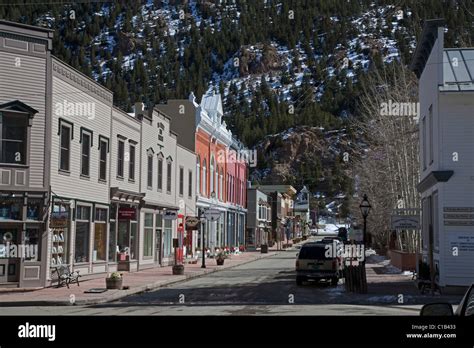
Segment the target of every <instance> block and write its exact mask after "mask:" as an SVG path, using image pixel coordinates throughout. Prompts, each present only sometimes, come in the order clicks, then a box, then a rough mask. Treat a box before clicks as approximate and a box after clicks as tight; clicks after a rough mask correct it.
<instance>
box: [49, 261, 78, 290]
mask: <svg viewBox="0 0 474 348" xmlns="http://www.w3.org/2000/svg"><path fill="white" fill-rule="evenodd" d="M54 273H56V274H57V277H58V279H57V280H58V285H57V287H58V288H59V287H61V286H63V285H66V286H67V288H68V289H69V284H71V283H74V282H76V283H77V286H79V277H81V275H80V274H79V271H74V272H71V269H70V268H69V266H68V265H65V264H62V265H58V266H56V267H54V271H53V274H54Z"/></svg>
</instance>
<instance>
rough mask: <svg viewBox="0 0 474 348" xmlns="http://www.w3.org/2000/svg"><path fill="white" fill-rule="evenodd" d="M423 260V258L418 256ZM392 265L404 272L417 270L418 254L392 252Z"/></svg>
mask: <svg viewBox="0 0 474 348" xmlns="http://www.w3.org/2000/svg"><path fill="white" fill-rule="evenodd" d="M418 259H421V256H420V255H419V256H418ZM390 263H391V264H392V265H393V266H395V267H397V268H398V269H400V270H402V271H415V270H416V254H415V253H406V252H403V251H399V250H390Z"/></svg>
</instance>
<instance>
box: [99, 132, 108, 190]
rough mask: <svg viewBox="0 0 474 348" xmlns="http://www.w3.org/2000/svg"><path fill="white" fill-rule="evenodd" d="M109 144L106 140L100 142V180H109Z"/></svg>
mask: <svg viewBox="0 0 474 348" xmlns="http://www.w3.org/2000/svg"><path fill="white" fill-rule="evenodd" d="M108 145H109V144H108V142H107V141H106V140H104V139H100V140H99V180H104V181H105V180H107V152H108Z"/></svg>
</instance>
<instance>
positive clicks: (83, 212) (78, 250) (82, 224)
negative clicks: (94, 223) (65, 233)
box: [74, 206, 91, 263]
mask: <svg viewBox="0 0 474 348" xmlns="http://www.w3.org/2000/svg"><path fill="white" fill-rule="evenodd" d="M90 210H91V208H90V207H83V206H78V207H77V214H76V239H75V248H74V249H75V251H74V261H75V262H76V263H79V262H89V238H90Z"/></svg>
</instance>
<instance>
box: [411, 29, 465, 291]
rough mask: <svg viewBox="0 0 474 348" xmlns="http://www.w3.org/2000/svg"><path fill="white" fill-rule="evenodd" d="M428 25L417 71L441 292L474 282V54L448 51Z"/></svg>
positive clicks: (424, 173)
mask: <svg viewBox="0 0 474 348" xmlns="http://www.w3.org/2000/svg"><path fill="white" fill-rule="evenodd" d="M443 25H444V24H443V22H442V21H440V20H432V21H426V23H425V26H424V29H423V33H422V37H421V39H420V40H419V42H418V47H417V49H416V53H415V57H414V60H413V62H412V65H411V68H412V69H413V70H414V72H415V73H416V75H417V76H418V78H419V98H420V115H419V116H420V128H419V129H420V133H419V134H420V164H421V168H420V169H421V170H420V173H421V178H420V183H419V184H418V190H419V192H421V197H422V214H423V219H422V239H423V261H424V262H426V263H427V264H428V265H429V264H430V263H433V270H434V272H435V274H436V281H437V283H438V284H439V285H440V286H441V287H450V286H467V285H470V284H471V283H473V282H474V98H473V97H474V48H464V49H456V48H444V42H443V36H444V30H445V29H444V27H443Z"/></svg>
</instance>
